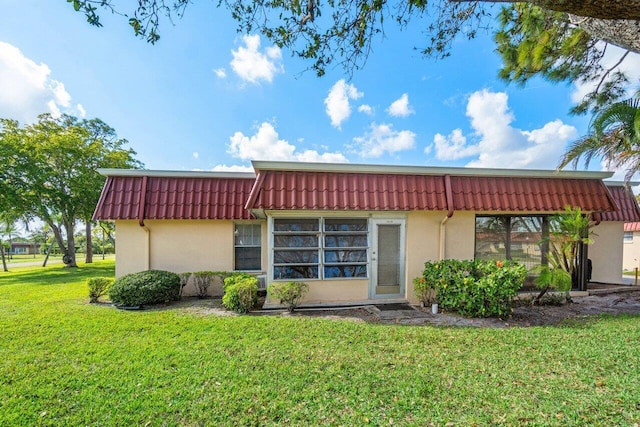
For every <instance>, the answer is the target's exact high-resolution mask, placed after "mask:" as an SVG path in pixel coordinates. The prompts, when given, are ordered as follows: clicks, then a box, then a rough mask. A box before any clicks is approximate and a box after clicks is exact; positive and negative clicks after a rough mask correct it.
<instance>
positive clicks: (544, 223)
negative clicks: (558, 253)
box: [473, 213, 553, 274]
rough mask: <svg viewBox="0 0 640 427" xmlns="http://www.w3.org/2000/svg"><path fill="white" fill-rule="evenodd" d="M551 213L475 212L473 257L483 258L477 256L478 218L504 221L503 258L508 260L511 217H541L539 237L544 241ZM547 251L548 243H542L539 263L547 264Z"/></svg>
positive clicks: (511, 233) (548, 229)
mask: <svg viewBox="0 0 640 427" xmlns="http://www.w3.org/2000/svg"><path fill="white" fill-rule="evenodd" d="M552 216H553V215H549V214H530V215H524V214H519V213H512V214H476V215H475V219H474V234H473V259H483V258H478V255H477V249H478V230H477V226H478V218H501V219H503V220H506V221H505V224H504V227H505V259H508V260H512V259H513V257H512V255H511V250H512V249H513V248H512V242H511V240H512V235H513V233H514V231H513V219H514V218H540V219H542V224H541V230H540V233H541V237H542V240H543V241H545V240H546V238H548V237H549V231H550V227H551V225H550V218H551V217H552ZM547 253H548V243H543V245H542V248H541V251H540V265H547V264H548V260H547ZM529 274H531V271H529Z"/></svg>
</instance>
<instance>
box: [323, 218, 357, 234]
mask: <svg viewBox="0 0 640 427" xmlns="http://www.w3.org/2000/svg"><path fill="white" fill-rule="evenodd" d="M324 229H325V231H367V220H366V219H360V218H359V219H325V220H324Z"/></svg>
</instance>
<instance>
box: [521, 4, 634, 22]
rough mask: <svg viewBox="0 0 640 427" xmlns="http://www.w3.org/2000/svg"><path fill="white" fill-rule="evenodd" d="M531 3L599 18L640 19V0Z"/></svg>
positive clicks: (558, 10) (557, 10)
mask: <svg viewBox="0 0 640 427" xmlns="http://www.w3.org/2000/svg"><path fill="white" fill-rule="evenodd" d="M529 3H533V4H535V5H538V6H540V7H542V8H545V9H551V10H555V11H556V12H567V13H571V14H573V15H580V16H589V17H591V18H597V19H636V20H638V19H640V0H607V1H603V0H529Z"/></svg>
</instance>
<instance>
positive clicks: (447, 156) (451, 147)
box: [425, 129, 480, 160]
mask: <svg viewBox="0 0 640 427" xmlns="http://www.w3.org/2000/svg"><path fill="white" fill-rule="evenodd" d="M433 145H434V147H433V148H435V150H436V157H437V158H438V160H456V159H463V158H465V157H469V156H473V155H476V154H478V153H479V149H480V147H479V146H478V145H470V146H469V145H467V138H466V137H465V136H464V135H463V134H462V130H461V129H454V130H453V131H452V132H451V133H450V134H449V136H444V135H442V134H439V133H437V134H436V136H434V137H433ZM431 149H432V146H428V147H427V148H425V154H429V153H430V152H431Z"/></svg>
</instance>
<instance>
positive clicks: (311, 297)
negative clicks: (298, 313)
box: [265, 279, 369, 308]
mask: <svg viewBox="0 0 640 427" xmlns="http://www.w3.org/2000/svg"><path fill="white" fill-rule="evenodd" d="M273 283H278V282H273ZM305 283H306V284H308V285H309V292H308V293H307V294H306V295H305V297H304V300H303V301H302V305H332V304H336V305H339V304H344V303H350V302H364V301H367V300H368V298H369V280H368V279H348V280H335V279H332V280H307V281H305ZM278 305H279V301H277V300H275V299H273V298H271V297H268V298H267V300H266V301H265V307H266V308H270V307H275V306H278Z"/></svg>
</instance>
